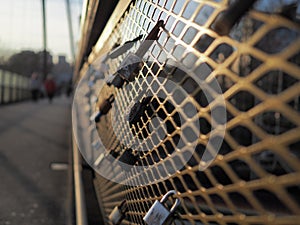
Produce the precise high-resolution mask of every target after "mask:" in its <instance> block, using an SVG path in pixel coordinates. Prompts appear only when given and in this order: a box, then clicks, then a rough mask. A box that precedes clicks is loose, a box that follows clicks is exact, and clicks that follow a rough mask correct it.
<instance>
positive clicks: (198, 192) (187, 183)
mask: <svg viewBox="0 0 300 225" xmlns="http://www.w3.org/2000/svg"><path fill="white" fill-rule="evenodd" d="M265 3H269V4H270V5H272V1H269V2H268V1H259V2H258V3H257V4H256V5H255V7H254V9H252V10H251V11H249V12H248V13H247V14H246V15H245V16H244V17H243V18H242V19H241V20H240V21H239V22H238V24H236V25H235V26H234V27H233V29H232V30H231V32H230V34H229V35H227V36H220V35H218V34H217V33H216V32H214V31H213V30H212V29H211V25H212V23H213V22H214V21H215V19H216V18H217V16H218V15H219V14H220V13H221V12H222V11H223V10H226V9H227V7H228V4H229V2H228V1H227V0H223V1H222V0H218V1H217V0H216V1H204V0H203V1H200V0H199V1H190V0H168V1H164V0H160V1H159V0H153V1H146V0H137V1H134V2H132V3H131V4H130V7H129V8H128V10H127V11H126V12H125V14H124V15H123V17H122V18H121V20H120V21H119V22H118V23H117V24H116V27H115V28H114V30H113V32H112V33H111V35H110V38H109V39H108V41H107V42H106V43H105V46H106V48H108V46H109V48H110V49H112V48H113V46H114V45H115V44H116V43H124V42H125V41H128V40H132V39H134V38H135V37H137V36H139V35H140V34H147V33H148V32H149V31H150V30H151V28H152V27H153V26H154V25H155V24H156V22H157V21H158V20H163V21H164V22H165V28H164V29H162V28H161V31H160V34H159V38H158V40H157V41H156V42H155V43H154V44H153V45H152V46H151V48H150V49H149V50H148V52H147V54H146V56H145V58H146V59H147V60H145V62H144V64H143V67H142V69H141V70H140V72H139V75H138V76H137V78H136V79H135V82H132V83H129V84H128V87H129V88H127V89H117V88H113V87H106V88H105V89H104V90H103V92H102V93H100V94H99V100H100V101H101V100H102V99H105V98H106V97H107V96H109V94H110V93H117V96H118V97H117V98H116V100H115V103H114V105H115V107H116V108H117V109H118V110H119V111H120V112H124V110H126V108H128V107H129V105H130V104H131V102H132V101H133V99H135V98H136V97H137V96H139V92H140V90H147V91H149V92H150V93H151V95H152V96H153V97H152V101H154V102H156V104H152V110H153V111H155V112H156V113H158V114H159V115H160V118H161V120H162V121H163V122H164V123H163V124H167V125H166V128H164V127H160V126H158V127H157V126H156V125H155V124H154V122H153V121H152V120H151V116H149V115H147V112H145V113H144V116H143V117H142V118H141V119H140V121H139V123H138V124H136V125H135V126H133V127H132V128H131V130H128V129H127V128H126V126H125V124H124V123H125V122H124V120H122V118H119V120H118V119H117V120H118V121H119V123H118V124H117V125H116V127H114V128H113V127H112V125H111V124H112V122H113V121H111V116H110V115H107V116H105V117H104V119H102V120H101V122H100V123H99V125H98V133H99V136H100V137H101V139H102V140H103V142H104V145H105V146H106V147H107V149H110V150H111V149H113V150H114V152H115V153H116V157H117V156H118V155H120V154H121V153H122V152H124V151H125V149H124V146H123V145H122V144H120V142H119V141H118V138H117V136H118V137H120V136H121V137H122V138H123V140H126V143H131V144H133V143H134V138H138V139H140V140H141V144H140V145H138V146H136V149H134V151H138V150H140V149H139V148H141V149H143V150H146V151H142V152H141V153H140V154H139V160H138V163H137V164H138V165H153V166H152V167H149V168H148V171H147V173H146V174H147V176H143V177H139V176H138V175H135V174H132V176H127V177H124V178H123V179H124V181H125V183H126V184H128V185H120V184H115V183H113V182H110V181H107V180H106V179H104V178H102V177H100V176H97V177H96V179H95V187H96V191H97V194H98V199H99V202H100V205H101V207H102V210H103V213H104V216H106V222H107V224H110V222H109V221H108V218H107V216H108V215H109V214H110V212H111V211H112V209H113V208H114V207H115V206H116V205H118V204H119V203H120V202H121V201H122V200H124V199H126V200H127V204H128V209H129V210H128V212H127V213H126V218H125V220H124V221H123V224H144V222H143V219H142V218H143V216H144V215H145V214H146V212H147V211H148V210H149V208H150V207H151V205H152V204H153V203H154V201H155V200H157V199H161V197H162V196H163V195H164V194H165V193H166V192H167V191H168V190H173V189H174V190H176V191H177V193H178V194H177V196H176V197H178V198H180V199H181V202H182V203H181V206H180V207H179V210H178V215H177V219H176V220H175V222H174V224H205V225H213V224H214V225H215V224H222V225H234V224H247V225H250V224H251V225H254V224H255V225H258V224H270V225H275V224H286V225H292V224H299V220H300V186H299V185H300V178H299V176H300V163H299V162H300V161H299V156H300V154H299V150H300V142H299V141H300V115H299V105H300V104H299V93H300V83H299V78H300V68H299V60H300V58H299V52H300V51H299V50H300V36H299V32H300V31H299V23H297V22H296V21H295V20H296V19H295V18H293V17H291V16H288V15H286V13H285V11H284V10H285V9H284V8H282V11H280V9H276V10H277V11H276V13H275V12H269V11H268V10H265V8H264V5H265ZM274 4H275V3H274ZM270 8H271V7H270ZM270 8H269V9H270ZM278 10H279V11H278ZM137 48H138V44H136V45H135V46H134V48H133V50H132V51H134V49H137ZM125 56H126V54H125V55H121V56H119V57H118V58H117V59H111V60H108V65H109V67H110V70H109V71H108V73H107V74H106V75H108V74H109V73H113V72H115V71H116V69H117V67H118V66H119V65H120V63H121V62H122V60H123V59H124V57H125ZM170 65H171V66H170ZM191 74H194V75H195V76H197V77H193V76H191ZM147 77H152V79H151V82H150V83H149V81H148V80H147ZM158 77H168V78H169V79H171V80H172V81H174V82H176V83H177V84H179V85H180V86H181V87H183V89H184V90H185V91H186V93H188V96H187V97H180V96H183V95H181V94H180V93H179V94H178V93H177V92H176V91H177V90H176V89H175V90H168V88H166V87H165V86H164V85H163V83H161V82H162V81H161V80H160V79H158ZM197 79H200V80H201V81H205V82H206V83H207V84H209V85H210V84H211V85H212V83H213V82H216V81H217V82H218V84H219V86H220V87H221V89H222V93H223V96H224V99H225V103H226V114H227V118H226V124H225V125H226V132H225V138H224V140H223V141H222V142H221V143H222V145H221V148H220V151H219V152H218V155H217V156H216V158H215V160H214V161H213V162H212V163H211V164H210V165H209V166H208V167H207V168H206V169H205V170H203V171H201V170H199V163H200V162H201V157H202V156H203V151H204V150H205V147H206V145H207V143H208V139H209V138H210V137H211V135H212V132H213V130H212V125H211V124H212V122H213V121H212V120H213V118H212V116H211V107H212V106H214V104H215V103H214V101H216V99H214V98H213V96H212V97H211V98H210V97H208V96H207V95H206V94H205V93H204V91H203V90H202V89H201V87H199V85H197V83H196V82H195V80H197ZM158 95H159V96H163V98H162V97H157V96H158ZM174 96H177V97H176V98H175V97H174ZM100 101H99V102H100ZM170 104H171V105H173V106H174V107H170ZM189 104H193V105H194V106H195V108H196V109H197V114H196V115H192V116H191V115H189V112H190V111H189V107H188V106H189ZM178 114H180V115H181V117H182V120H181V122H180V123H179V122H178V121H177V120H178V118H177V117H178ZM120 115H121V113H120ZM190 120H197V122H198V123H199V125H200V136H199V137H198V136H197V137H196V139H195V138H194V136H195V133H196V132H197V130H196V129H197V128H196V127H195V126H193V123H190ZM122 121H123V122H122ZM146 127H153V129H152V131H151V129H150V130H149V129H146ZM178 127H179V128H180V129H178ZM160 129H161V130H162V133H163V138H161V139H162V140H161V139H159V138H157V137H156V135H157V133H159V130H160ZM184 129H187V132H180V131H181V130H184ZM179 135H183V137H182V136H181V137H180V138H182V140H183V144H182V145H183V147H184V146H185V144H187V143H188V142H194V141H196V144H197V145H196V151H195V153H194V154H193V156H192V158H191V159H190V160H189V161H188V163H187V164H186V165H185V166H184V167H183V168H182V169H180V170H178V171H176V173H174V174H172V173H171V172H170V170H172V167H174V162H173V161H172V159H170V160H168V157H169V155H170V154H172V152H174V151H175V149H176V145H177V144H178V136H179ZM141 136H142V138H141ZM132 137H134V138H132ZM214 138H218V135H215V136H214ZM157 140H159V141H157ZM211 151H212V152H213V151H214V149H212V150H211ZM212 154H213V153H212ZM162 160H166V163H165V164H164V165H163V168H162V169H161V170H159V171H158V170H157V167H156V165H157V163H158V162H160V161H162ZM178 160H181V159H178ZM162 171H164V174H159V175H158V176H168V174H172V175H170V176H169V177H168V179H165V180H164V181H159V182H157V183H154V184H150V185H145V186H139V185H138V186H132V185H134V184H135V182H137V181H138V180H139V179H141V180H143V183H147V181H148V180H149V182H150V180H151V177H153V176H156V174H157V173H162ZM107 173H112V174H115V176H120V177H121V176H122V175H121V174H122V173H121V171H118V170H117V169H115V168H114V167H113V166H108V167H107ZM149 182H148V183H149Z"/></svg>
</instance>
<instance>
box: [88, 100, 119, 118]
mask: <svg viewBox="0 0 300 225" xmlns="http://www.w3.org/2000/svg"><path fill="white" fill-rule="evenodd" d="M114 100H115V97H114V95H110V96H109V98H108V99H105V100H104V101H103V102H102V103H101V104H100V105H99V111H98V112H96V113H94V114H93V115H92V116H91V117H90V119H91V120H93V119H94V120H95V122H96V123H98V122H99V121H100V118H101V117H102V116H103V115H106V114H107V113H108V111H109V110H110V109H111V107H112V103H113V102H114Z"/></svg>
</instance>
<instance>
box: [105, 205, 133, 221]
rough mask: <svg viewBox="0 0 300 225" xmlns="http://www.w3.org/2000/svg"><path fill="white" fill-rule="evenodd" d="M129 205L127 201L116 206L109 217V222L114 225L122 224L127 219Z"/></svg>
mask: <svg viewBox="0 0 300 225" xmlns="http://www.w3.org/2000/svg"><path fill="white" fill-rule="evenodd" d="M127 210H128V208H127V204H126V200H124V201H122V203H121V204H120V205H118V206H116V207H115V208H114V209H113V210H112V211H111V213H110V215H109V217H108V218H109V220H110V221H111V222H112V224H113V225H119V224H121V222H122V220H123V219H124V218H125V213H126V212H127Z"/></svg>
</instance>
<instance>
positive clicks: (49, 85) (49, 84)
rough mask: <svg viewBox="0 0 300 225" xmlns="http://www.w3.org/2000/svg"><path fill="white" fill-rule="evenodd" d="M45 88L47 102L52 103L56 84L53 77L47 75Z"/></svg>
mask: <svg viewBox="0 0 300 225" xmlns="http://www.w3.org/2000/svg"><path fill="white" fill-rule="evenodd" d="M44 86H45V89H46V93H47V96H48V99H49V102H50V103H52V99H53V97H54V94H55V91H56V84H55V82H54V80H53V77H52V76H51V75H49V76H48V77H47V79H46V81H45V84H44Z"/></svg>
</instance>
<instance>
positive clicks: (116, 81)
mask: <svg viewBox="0 0 300 225" xmlns="http://www.w3.org/2000/svg"><path fill="white" fill-rule="evenodd" d="M124 82H125V81H124V80H123V79H122V77H120V76H119V75H118V74H117V73H114V74H111V75H109V76H108V78H107V80H106V84H107V85H108V86H111V85H113V86H115V87H116V88H121V87H122V85H123V84H124Z"/></svg>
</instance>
